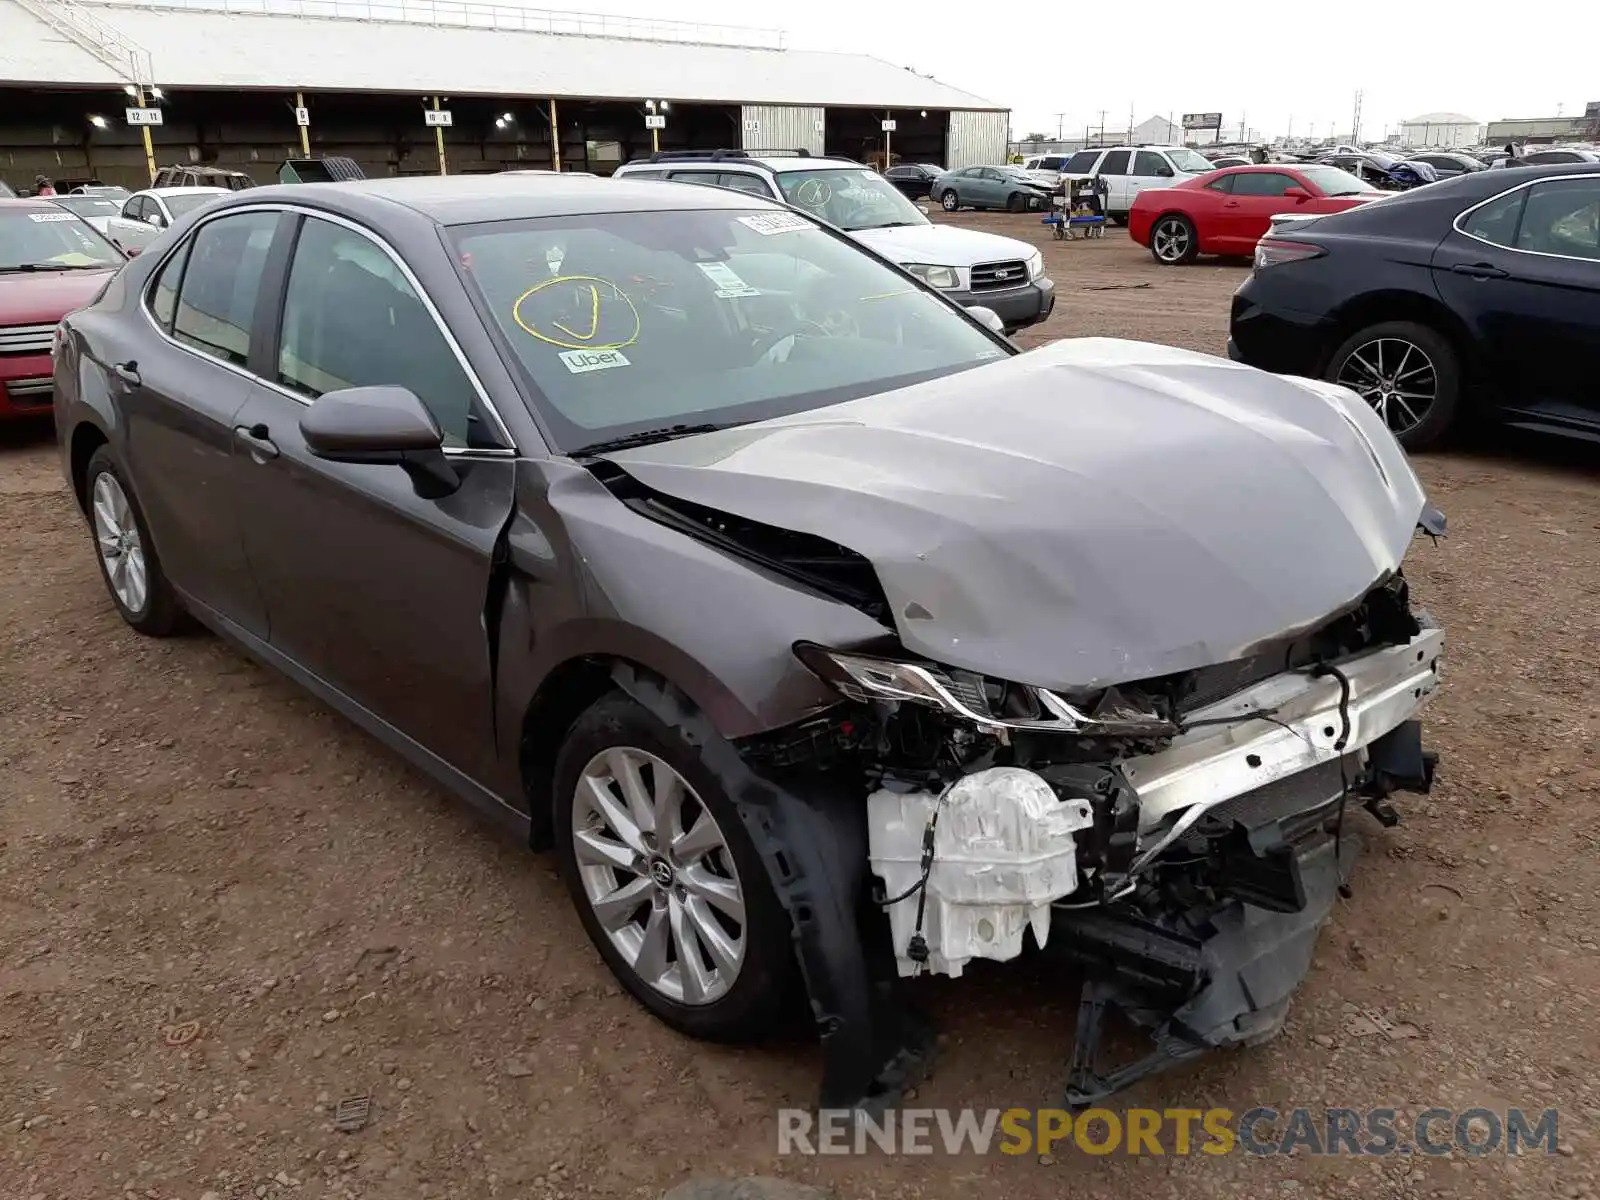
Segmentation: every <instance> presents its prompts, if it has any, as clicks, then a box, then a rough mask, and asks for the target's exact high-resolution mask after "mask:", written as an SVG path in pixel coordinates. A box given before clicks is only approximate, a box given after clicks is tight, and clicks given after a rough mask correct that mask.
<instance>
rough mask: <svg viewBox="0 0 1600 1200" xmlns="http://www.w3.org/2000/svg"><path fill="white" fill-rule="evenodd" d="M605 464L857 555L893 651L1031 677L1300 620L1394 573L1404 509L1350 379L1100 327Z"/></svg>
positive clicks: (1173, 650) (1228, 639) (1135, 663)
mask: <svg viewBox="0 0 1600 1200" xmlns="http://www.w3.org/2000/svg"><path fill="white" fill-rule="evenodd" d="M608 457H610V458H611V459H612V460H614V461H615V462H616V463H617V464H618V465H620V466H621V467H623V468H624V469H625V470H626V471H627V472H628V473H629V474H631V475H633V476H634V477H636V478H637V479H639V480H640V481H642V482H643V483H644V484H646V485H647V486H649V487H651V488H653V489H655V490H657V491H659V492H661V493H663V494H665V495H668V496H676V497H679V498H681V499H684V500H688V501H691V502H694V503H698V504H703V505H707V506H710V507H712V508H715V509H719V510H721V511H724V512H728V513H732V514H736V515H742V516H745V517H748V518H750V519H752V520H756V521H760V522H764V523H766V524H769V525H774V526H779V527H782V528H787V529H793V530H797V531H801V532H805V533H810V534H814V535H817V536H820V537H825V538H829V539H831V540H833V541H835V542H838V543H840V544H842V545H844V546H847V547H849V548H851V549H852V550H854V551H856V552H857V553H859V554H861V555H864V556H865V557H866V558H867V559H869V560H870V561H871V562H872V564H873V566H874V567H875V569H876V571H877V574H878V577H879V579H880V581H881V582H882V585H883V589H884V591H885V593H886V594H887V596H888V599H889V603H890V608H891V611H892V613H893V617H894V623H895V628H896V630H897V632H898V634H899V637H900V640H901V642H902V644H904V646H905V647H906V648H907V649H908V650H910V651H912V652H914V653H917V654H921V655H925V656H926V657H928V658H930V659H933V660H936V661H939V662H943V663H947V664H950V665H953V666H958V667H965V668H967V669H970V670H975V671H981V672H984V673H987V674H990V675H994V676H998V677H1001V678H1006V679H1011V680H1016V681H1018V682H1023V683H1031V684H1038V685H1043V686H1046V687H1070V686H1086V687H1087V686H1098V685H1102V684H1106V683H1113V682H1119V681H1126V680H1132V679H1141V678H1146V677H1149V676H1154V675H1163V674H1167V673H1169V672H1175V671H1183V670H1189V669H1192V668H1195V667H1199V666H1204V665H1207V664H1210V663H1216V662H1225V661H1228V660H1230V659H1234V658H1238V657H1240V656H1242V655H1244V654H1246V653H1249V652H1250V651H1251V650H1252V649H1253V648H1255V647H1256V646H1257V645H1259V644H1260V643H1262V642H1265V641H1268V640H1271V639H1273V638H1276V637H1280V636H1283V635H1285V634H1292V633H1296V632H1300V631H1303V630H1305V629H1308V628H1312V627H1315V626H1316V625H1318V624H1320V623H1321V622H1322V621H1323V620H1324V619H1325V618H1327V617H1328V616H1330V615H1331V614H1333V613H1334V612H1336V611H1338V610H1340V609H1343V608H1345V607H1346V606H1349V605H1351V604H1353V603H1354V602H1356V601H1357V600H1359V599H1360V597H1361V596H1362V595H1364V594H1365V592H1366V591H1367V590H1368V589H1369V588H1370V587H1371V586H1372V585H1373V584H1374V583H1376V582H1377V581H1378V580H1380V579H1381V578H1383V577H1385V576H1387V575H1388V574H1390V573H1391V572H1392V571H1393V570H1394V569H1395V568H1396V567H1397V566H1398V565H1399V563H1400V560H1401V558H1402V557H1403V556H1404V554H1405V552H1406V549H1407V546H1408V544H1409V542H1410V540H1411V538H1412V535H1413V533H1414V531H1415V528H1416V524H1417V519H1418V517H1419V515H1420V513H1421V510H1422V506H1423V494H1422V489H1421V486H1420V485H1419V484H1418V482H1417V479H1416V476H1415V475H1414V474H1413V473H1412V470H1411V468H1410V466H1409V464H1408V463H1407V462H1406V460H1405V456H1404V454H1403V453H1402V452H1401V450H1400V448H1399V446H1398V445H1397V444H1396V443H1395V441H1394V439H1393V437H1391V436H1390V434H1389V432H1388V431H1387V429H1386V428H1385V427H1384V426H1383V423H1382V422H1381V421H1380V420H1379V418H1378V417H1377V415H1376V414H1374V413H1373V412H1372V411H1371V410H1370V409H1369V408H1367V406H1366V405H1365V404H1363V403H1362V402H1361V401H1360V399H1359V398H1358V397H1356V396H1355V394H1354V393H1352V392H1349V391H1346V390H1345V389H1342V388H1338V387H1335V386H1333V385H1331V384H1323V383H1318V382H1314V381H1310V380H1297V379H1286V378H1283V377H1279V376H1275V375H1268V374H1266V373H1264V372H1260V371H1256V370H1253V369H1251V368H1248V367H1243V366H1239V365H1236V364H1234V363H1230V362H1228V361H1226V360H1223V359H1219V358H1212V357H1209V356H1206V355H1201V354H1194V353H1191V352H1188V351H1183V350H1174V349H1170V348H1167V347H1163V346H1154V345H1148V344H1144V343H1139V342H1127V341H1120V340H1115V339H1106V338H1088V339H1082V340H1077V341H1062V342H1056V343H1054V344H1053V345H1050V346H1047V347H1044V348H1042V349H1039V350H1035V351H1032V352H1030V353H1028V354H1023V355H1018V356H1016V357H1013V358H1010V359H1007V360H1005V361H1002V362H997V363H995V364H993V365H990V366H985V367H980V368H976V369H974V370H970V371H966V372H963V373H961V374H958V375H952V376H948V377H945V378H943V379H938V380H934V381H932V382H929V383H924V384H919V385H916V386H914V387H908V388H904V389H901V390H899V391H895V392H889V393H886V394H882V395H878V396H872V397H867V398H864V399H860V400H855V401H851V402H848V403H844V404H839V405H834V406H832V407H829V408H826V409H821V410H818V411H816V412H811V413H805V414H801V415H797V416H794V417H786V418H780V419H777V420H772V421H764V422H761V423H759V424H755V425H748V426H743V427H740V428H738V429H732V430H727V431H724V432H721V433H711V434H704V435H701V436H696V437H688V438H682V439H679V440H677V441H673V442H665V443H658V444H656V445H651V446H644V447H640V448H637V449H633V450H627V451H622V452H619V453H616V454H613V455H610V456H608ZM794 633H795V637H796V639H803V638H805V637H806V636H807V631H806V630H804V629H796V630H795V631H794Z"/></svg>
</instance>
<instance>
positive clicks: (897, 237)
mask: <svg viewBox="0 0 1600 1200" xmlns="http://www.w3.org/2000/svg"><path fill="white" fill-rule="evenodd" d="M850 236H851V237H853V238H854V239H855V240H856V241H858V242H860V243H861V244H862V245H864V246H871V247H872V248H873V249H874V250H876V251H877V252H878V253H879V254H881V255H883V256H884V257H885V258H887V259H889V260H890V261H891V262H897V263H926V264H928V265H930V266H936V267H970V266H972V265H973V264H975V263H988V262H1004V261H1007V260H1011V259H1026V258H1028V257H1029V256H1030V255H1031V254H1032V253H1033V247H1032V246H1030V245H1028V244H1027V243H1026V242H1019V241H1018V240H1017V239H1016V238H1008V237H1001V236H1000V235H999V234H995V233H983V232H982V231H980V230H977V229H958V228H956V227H955V226H954V225H905V226H901V227H900V228H898V229H857V230H854V231H853V232H852V233H851V234H850Z"/></svg>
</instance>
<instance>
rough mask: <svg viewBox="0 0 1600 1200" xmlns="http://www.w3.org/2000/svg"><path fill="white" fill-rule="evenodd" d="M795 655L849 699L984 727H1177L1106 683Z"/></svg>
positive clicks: (1158, 733)
mask: <svg viewBox="0 0 1600 1200" xmlns="http://www.w3.org/2000/svg"><path fill="white" fill-rule="evenodd" d="M794 652H795V655H796V657H798V658H799V659H800V661H801V662H803V663H804V664H805V665H806V667H807V668H808V669H809V670H810V671H811V672H812V674H814V675H816V676H817V677H818V678H819V679H821V680H822V681H823V682H824V683H827V684H828V685H829V686H831V687H832V688H833V689H834V691H836V692H838V693H839V694H840V695H841V696H844V697H845V698H846V699H849V700H857V701H862V702H865V701H870V700H884V701H896V702H901V703H908V704H923V705H927V706H928V707H930V708H937V709H941V710H943V711H944V712H947V713H950V714H951V715H953V716H957V717H962V718H964V719H966V720H968V721H971V722H972V723H973V724H974V725H976V726H977V727H978V728H980V729H983V730H987V731H989V732H1000V731H1005V730H1024V731H1030V732H1037V733H1076V734H1082V735H1085V736H1089V737H1141V736H1155V737H1169V736H1171V735H1173V734H1175V733H1177V732H1178V727H1177V726H1176V724H1174V723H1173V722H1172V721H1171V720H1169V719H1168V718H1167V717H1166V716H1164V715H1162V714H1161V713H1160V712H1157V711H1156V710H1155V708H1154V707H1153V706H1151V705H1146V704H1141V703H1139V702H1138V701H1137V700H1135V699H1133V698H1130V697H1125V696H1123V695H1122V694H1121V693H1120V692H1119V691H1118V690H1117V689H1116V688H1107V689H1104V690H1102V691H1099V692H1097V693H1094V694H1093V695H1092V696H1090V697H1071V698H1069V697H1067V696H1065V695H1063V694H1061V693H1059V692H1053V691H1050V690H1049V689H1048V688H1041V687H1032V686H1029V685H1026V684H1014V683H1007V682H1004V681H1001V680H995V679H989V678H988V677H986V676H983V675H978V674H976V673H974V672H970V671H960V670H954V669H949V668H945V667H941V666H938V665H937V664H934V663H925V662H911V661H908V660H903V659H893V658H881V657H878V656H876V655H868V654H854V653H849V652H846V651H843V650H830V649H828V648H827V647H826V646H819V645H817V644H816V643H814V642H800V643H797V644H796V645H795V648H794Z"/></svg>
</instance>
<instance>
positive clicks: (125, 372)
mask: <svg viewBox="0 0 1600 1200" xmlns="http://www.w3.org/2000/svg"><path fill="white" fill-rule="evenodd" d="M111 370H112V373H113V374H115V375H116V377H117V378H118V379H120V380H122V382H123V383H125V384H127V385H128V386H129V387H138V386H139V385H140V384H141V383H143V382H144V380H143V379H141V378H139V364H138V363H136V362H134V361H133V360H132V359H131V358H130V359H129V360H128V361H127V362H120V363H112V364H111Z"/></svg>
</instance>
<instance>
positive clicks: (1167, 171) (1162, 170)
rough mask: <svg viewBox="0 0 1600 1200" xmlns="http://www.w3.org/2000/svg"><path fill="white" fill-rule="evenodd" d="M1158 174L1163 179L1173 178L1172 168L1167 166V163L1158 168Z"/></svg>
mask: <svg viewBox="0 0 1600 1200" xmlns="http://www.w3.org/2000/svg"><path fill="white" fill-rule="evenodd" d="M1156 174H1157V175H1159V176H1160V177H1161V178H1163V179H1171V178H1172V168H1171V167H1169V166H1167V164H1166V163H1162V164H1161V165H1160V166H1159V167H1157V168H1156Z"/></svg>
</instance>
